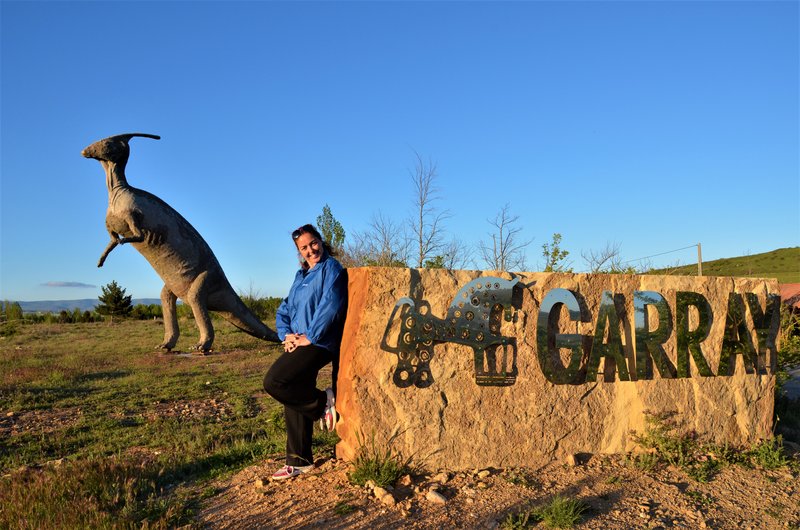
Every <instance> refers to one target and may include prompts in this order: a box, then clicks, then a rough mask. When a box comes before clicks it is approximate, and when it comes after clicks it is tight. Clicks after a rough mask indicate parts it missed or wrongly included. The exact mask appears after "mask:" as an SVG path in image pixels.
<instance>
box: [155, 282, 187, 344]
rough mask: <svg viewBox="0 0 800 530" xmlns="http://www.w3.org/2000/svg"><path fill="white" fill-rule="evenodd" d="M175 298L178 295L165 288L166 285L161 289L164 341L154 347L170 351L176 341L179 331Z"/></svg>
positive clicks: (176, 298)
mask: <svg viewBox="0 0 800 530" xmlns="http://www.w3.org/2000/svg"><path fill="white" fill-rule="evenodd" d="M177 300H178V297H177V296H175V293H173V292H172V291H170V290H169V289H167V286H166V285H165V286H164V287H163V288H162V289H161V310H162V311H163V313H164V342H162V343H161V344H159V345H158V346H156V349H162V350H167V351H172V348H174V347H175V344H177V343H178V337H179V336H180V334H181V331H180V329H179V328H178V313H177V311H176V310H175V302H176V301H177Z"/></svg>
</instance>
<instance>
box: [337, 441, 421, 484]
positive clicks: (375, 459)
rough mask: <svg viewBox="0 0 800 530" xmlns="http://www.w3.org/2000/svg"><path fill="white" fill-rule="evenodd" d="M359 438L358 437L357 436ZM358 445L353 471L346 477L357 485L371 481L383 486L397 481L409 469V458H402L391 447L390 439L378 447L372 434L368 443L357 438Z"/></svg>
mask: <svg viewBox="0 0 800 530" xmlns="http://www.w3.org/2000/svg"><path fill="white" fill-rule="evenodd" d="M359 438H360V437H359ZM359 442H360V445H359V448H358V450H357V451H356V456H355V459H354V460H353V471H352V472H350V474H349V475H348V478H349V479H350V482H352V483H353V484H356V485H358V486H364V485H365V484H366V483H367V481H370V480H371V481H372V482H373V483H375V485H376V486H380V487H382V488H385V487H386V486H391V485H393V484H394V483H395V482H397V480H398V479H400V477H402V476H403V475H405V474H407V473H409V472H410V471H411V459H404V458H403V457H402V456H401V455H400V454H398V453H396V452H395V451H394V450H393V449H392V440H388V441H387V443H386V444H385V446H386V449H380V448H379V447H378V445H377V444H376V442H375V436H372V438H371V439H370V441H369V443H368V444H367V443H364V442H362V441H361V440H359Z"/></svg>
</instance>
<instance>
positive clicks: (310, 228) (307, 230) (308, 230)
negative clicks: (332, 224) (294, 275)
mask: <svg viewBox="0 0 800 530" xmlns="http://www.w3.org/2000/svg"><path fill="white" fill-rule="evenodd" d="M303 234H311V235H312V236H313V237H314V239H318V240H319V241H320V242H322V249H323V250H324V251H325V254H327V255H328V256H335V255H336V253H335V252H334V251H333V248H331V246H330V245H329V244H328V242H327V241H325V240H324V239H322V235H320V233H319V232H318V231H317V229H316V228H314V225H312V224H307V225H303V226H301V227H300V228H298V229H297V230H295V231H294V232H292V241H294V242H295V245H297V238H298V237H300V236H302V235H303ZM300 266H301V267H303V270H308V263H306V261H305V260H304V259H303V258H302V257H300Z"/></svg>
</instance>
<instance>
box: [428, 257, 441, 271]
mask: <svg viewBox="0 0 800 530" xmlns="http://www.w3.org/2000/svg"><path fill="white" fill-rule="evenodd" d="M444 259H445V257H444V256H441V255H439V256H434V257H433V258H430V259H426V260H425V268H426V269H444V268H445V264H444Z"/></svg>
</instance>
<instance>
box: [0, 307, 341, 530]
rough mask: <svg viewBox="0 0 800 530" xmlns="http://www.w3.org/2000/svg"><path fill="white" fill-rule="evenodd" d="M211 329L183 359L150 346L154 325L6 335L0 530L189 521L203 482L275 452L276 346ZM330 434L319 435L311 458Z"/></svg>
mask: <svg viewBox="0 0 800 530" xmlns="http://www.w3.org/2000/svg"><path fill="white" fill-rule="evenodd" d="M215 327H216V330H217V338H216V341H215V350H216V352H219V353H215V354H213V355H208V356H187V357H181V356H177V355H159V354H158V353H157V352H156V351H155V350H154V346H155V345H157V344H158V343H159V342H160V341H161V339H162V336H163V327H162V324H161V323H160V322H153V321H134V320H123V321H119V320H115V321H114V323H113V324H109V323H107V322H99V323H82V324H34V325H30V324H26V325H21V326H18V327H17V329H16V331H15V333H13V334H12V335H6V336H4V338H3V339H1V340H0V476H2V477H3V478H2V479H0V528H111V527H114V528H117V527H119V528H173V527H176V526H182V525H186V524H192V520H193V517H194V512H195V510H196V509H197V503H198V502H199V500H200V499H203V498H206V497H208V496H210V495H214V494H215V493H216V489H215V488H214V487H213V485H212V484H211V481H212V480H213V479H216V478H219V477H222V476H225V475H227V474H229V473H232V472H235V471H237V470H239V469H242V468H243V467H246V466H249V465H253V464H255V463H257V462H260V461H262V460H263V459H265V458H267V457H272V456H277V455H279V454H281V453H283V451H284V448H285V442H286V434H285V425H284V422H283V407H282V406H281V405H279V404H278V403H276V402H275V401H274V400H272V399H271V398H270V397H268V396H266V395H265V394H264V392H263V389H262V379H263V376H264V373H265V372H266V371H267V369H268V368H269V366H270V365H271V364H272V362H273V360H274V359H275V358H276V356H277V354H278V353H279V348H278V347H276V346H274V345H271V344H269V343H266V342H263V341H259V340H257V339H254V338H252V337H249V336H248V335H245V334H243V333H241V332H238V331H236V330H235V329H234V328H233V327H232V326H230V325H229V324H228V323H227V322H224V321H215ZM181 330H182V332H183V335H182V337H181V341H180V343H179V346H181V347H182V348H183V347H185V349H187V350H188V348H189V347H190V346H191V345H192V344H194V343H195V342H196V340H197V330H196V328H195V327H194V324H193V323H192V322H191V321H186V320H183V321H182V322H181ZM324 373H328V374H329V372H324ZM329 377H330V376H329V375H328V379H329ZM326 382H327V381H325V380H324V376H323V377H321V382H320V384H325V383H326ZM337 441H338V438H337V437H336V436H335V434H331V433H320V434H315V436H314V439H313V443H314V449H315V452H317V453H320V452H323V453H328V452H330V451H331V448H332V447H333V444H335V443H336V442H337ZM53 461H56V462H59V463H60V465H54V464H52V463H48V462H53Z"/></svg>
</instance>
